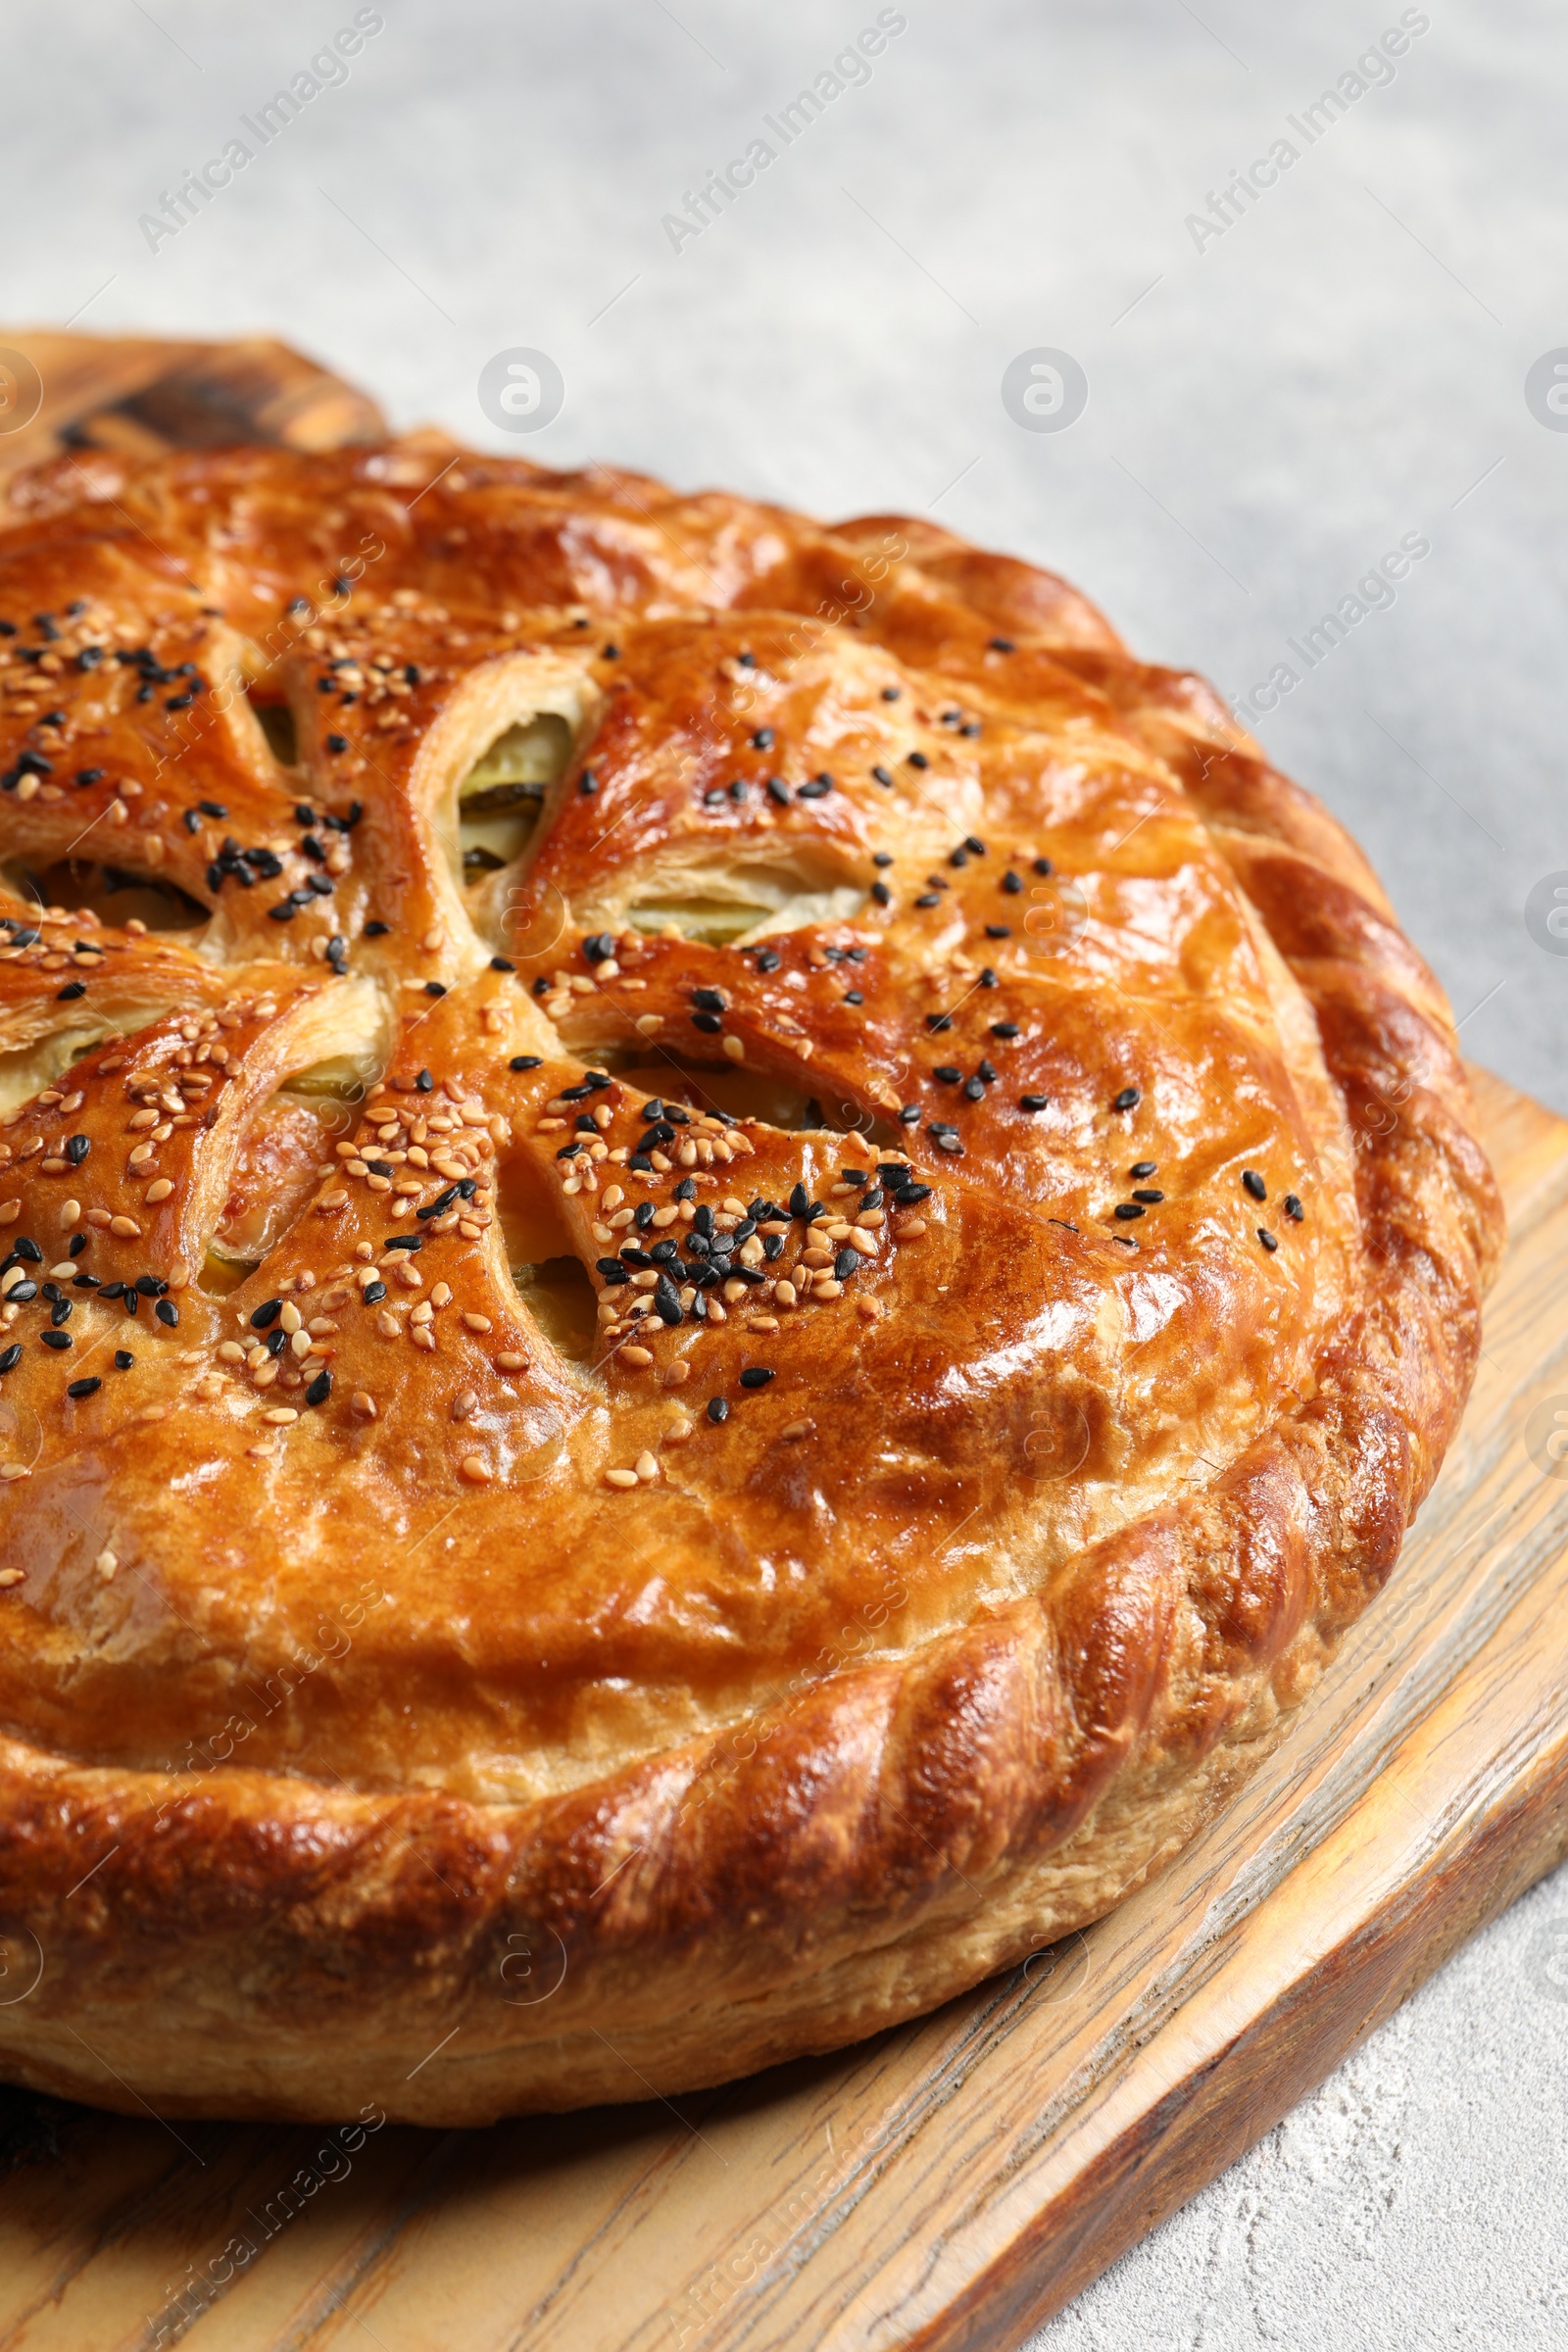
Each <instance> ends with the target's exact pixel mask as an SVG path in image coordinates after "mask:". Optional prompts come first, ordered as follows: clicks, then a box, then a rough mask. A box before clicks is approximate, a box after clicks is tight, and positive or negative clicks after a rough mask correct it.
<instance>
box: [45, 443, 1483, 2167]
mask: <svg viewBox="0 0 1568 2352" xmlns="http://www.w3.org/2000/svg"><path fill="white" fill-rule="evenodd" d="M0 688H3V693H0V709H3V712H4V716H3V721H0V728H3V733H0V786H3V788H4V793H3V798H0V854H3V858H4V860H5V867H4V872H5V888H6V892H7V894H8V895H7V896H6V897H5V900H4V903H3V907H0V932H3V935H4V936H5V938H6V940H7V941H8V943H9V944H7V945H5V946H4V948H3V949H0V1006H3V1013H0V1017H3V1022H4V1035H3V1054H4V1060H3V1064H0V1073H3V1100H0V1250H4V1252H5V1254H4V1257H3V1261H0V1290H3V1293H4V1303H3V1305H0V1325H3V1329H0V1456H3V1459H0V1724H3V1727H4V1738H3V1742H0V1775H3V1780H0V1927H3V1930H4V1936H5V1945H4V1949H5V1955H6V1960H7V1971H8V1985H9V1990H8V1993H7V1997H6V1999H5V2000H4V2001H3V2002H0V2071H3V2072H4V2073H5V2074H6V2075H8V2076H9V2077H11V2078H12V2079H14V2080H16V2081H18V2082H25V2083H28V2084H31V2085H34V2086H36V2087H39V2088H42V2089H45V2090H50V2091H59V2092H63V2093H67V2094H70V2095H72V2096H74V2097H81V2098H86V2099H90V2100H94V2101H97V2102H99V2103H101V2104H103V2105H107V2106H110V2107H128V2108H133V2109H134V2108H138V2107H139V2105H140V2104H141V2103H142V2102H145V2103H146V2104H147V2105H150V2106H152V2107H153V2108H155V2109H156V2110H157V2111H158V2112H159V2113H160V2114H161V2115H163V2114H173V2115H179V2114H198V2115H200V2114H226V2115H259V2116H283V2117H318V2116H336V2115H341V2114H345V2113H350V2112H353V2111H354V2110H355V2109H357V2108H358V2107H359V2106H361V2105H362V2104H363V2103H364V2102H365V2101H367V2100H373V2101H375V2102H378V2103H379V2105H380V2106H381V2107H382V2108H383V2109H385V2110H386V2111H387V2112H389V2113H391V2114H392V2115H394V2116H401V2117H405V2118H408V2119H410V2120H414V2121H418V2122H426V2123H439V2124H451V2125H456V2124H471V2123H476V2122H482V2121H484V2120H486V2119H488V2118H491V2117H494V2116H497V2115H501V2114H506V2113H508V2112H512V2111H515V2110H519V2109H526V2108H530V2107H533V2108H564V2107H571V2106H576V2105H581V2104H584V2103H586V2102H589V2101H598V2100H607V2099H639V2098H644V2097H646V2096H647V2095H648V2094H649V2092H650V2090H652V2089H658V2090H660V2091H666V2092H667V2091H676V2090H680V2089H684V2088H689V2087H692V2086H694V2085H699V2084H706V2083H711V2082H719V2081H722V2080H725V2079H726V2078H729V2077H732V2076H735V2075H738V2074H741V2073H743V2072H746V2071H748V2070H751V2069H753V2068H757V2067H760V2066H763V2065H766V2064H768V2063H770V2062H772V2061H774V2060H779V2059H784V2058H788V2057H791V2056H793V2055H795V2054H798V2053H802V2052H808V2051H822V2050H827V2049H831V2048H834V2047H836V2046H838V2045H840V2044H843V2043H846V2042H848V2041H851V2040H854V2039H855V2038H857V2037H858V2036H860V2035H863V2034H869V2033H871V2032H872V2031H874V2030H875V2029H877V2028H880V2027H883V2026H886V2025H889V2024H891V2023H894V2022H896V2021H898V2020H900V2019H904V2018H907V2017H909V2016H911V2015H913V2014H915V2013H917V2012H920V2011H922V2010H925V2009H927V2008H930V2007H931V2006H933V2005H934V2004H936V2003H938V2002H940V2001H942V2000H944V1999H946V1998H947V1997H948V1996H950V1995H952V1994H955V1993H956V1992H958V1991H960V1990H962V1989H963V1988H964V1987H966V1986H969V1985H973V1984H975V1983H976V1982H977V1981H978V1980H980V1979H981V1978H983V1977H984V1976H986V1975H987V1974H989V1973H990V1972H992V1971H994V1970H997V1969H1000V1968H1003V1967H1005V1966H1006V1965H1007V1964H1009V1963H1013V1962H1016V1961H1017V1960H1019V1959H1020V1958H1021V1957H1022V1956H1023V1955H1024V1954H1026V1953H1028V1952H1030V1951H1033V1950H1035V1949H1037V1948H1039V1947H1040V1946H1042V1945H1044V1944H1047V1943H1049V1942H1050V1941H1051V1940H1052V1939H1053V1938H1054V1937H1056V1936H1060V1935H1062V1934H1063V1933H1064V1932H1066V1931H1067V1930H1069V1929H1072V1928H1074V1927H1076V1926H1079V1925H1080V1924H1082V1923H1085V1922H1087V1921H1091V1920H1093V1919H1095V1918H1096V1917H1098V1916H1099V1915H1101V1914H1102V1913H1103V1912H1104V1911H1105V1910H1106V1909H1107V1908H1109V1907H1110V1906H1111V1905H1113V1904H1114V1903H1115V1902H1116V1901H1117V1900H1118V1898H1120V1897H1121V1896H1122V1895H1124V1894H1125V1893H1126V1892H1127V1891H1128V1890H1129V1889H1130V1888H1132V1887H1137V1886H1138V1885H1139V1884H1140V1883H1141V1882H1142V1881H1143V1880H1144V1879H1146V1878H1147V1877H1148V1876H1149V1874H1150V1873H1152V1871H1154V1870H1156V1869H1157V1868H1158V1867H1159V1866H1160V1864H1161V1863H1162V1862H1163V1861H1164V1860H1165V1859H1167V1858H1168V1857H1169V1856H1170V1855H1171V1854H1172V1853H1173V1852H1174V1851H1175V1850H1176V1849H1177V1848H1178V1847H1179V1846H1180V1845H1181V1844H1182V1843H1183V1841H1184V1840H1185V1839H1187V1838H1190V1837H1191V1836H1192V1835H1193V1833H1194V1832H1195V1831H1196V1830H1197V1829H1198V1828H1199V1827H1200V1826H1201V1824H1202V1823H1203V1822H1204V1821H1205V1820H1206V1819H1207V1818H1208V1817H1209V1816H1211V1815H1212V1813H1213V1812H1214V1810H1215V1809H1216V1807H1218V1806H1220V1805H1221V1804H1222V1803H1223V1802H1224V1801H1225V1798H1226V1795H1227V1793H1228V1791H1230V1790H1231V1789H1233V1788H1234V1787H1235V1786H1236V1784H1237V1782H1238V1781H1239V1779H1240V1778H1241V1777H1242V1776H1243V1775H1244V1774H1245V1773H1246V1772H1247V1771H1248V1770H1249V1769H1250V1766H1251V1765H1252V1763H1253V1762H1254V1761H1255V1760H1256V1759H1257V1758H1258V1757H1259V1756H1260V1755H1262V1754H1263V1753H1264V1752H1265V1751H1266V1750H1267V1748H1268V1747H1269V1745H1270V1743H1271V1741H1273V1740H1275V1739H1276V1737H1277V1736H1278V1735H1279V1733H1280V1731H1281V1728H1282V1726H1283V1724H1284V1723H1285V1721H1286V1720H1287V1718H1288V1716H1289V1712H1290V1710H1291V1708H1292V1707H1293V1706H1294V1705H1295V1704H1296V1703H1297V1702H1298V1701H1299V1698H1300V1697H1301V1695H1302V1693H1303V1692H1304V1691H1306V1690H1307V1689H1308V1688H1309V1686H1310V1685H1311V1683H1312V1682H1313V1680H1314V1678H1315V1677H1316V1676H1317V1675H1318V1673H1319V1672H1320V1671H1321V1670H1322V1668H1323V1667H1324V1665H1325V1663H1326V1662H1327V1661H1328V1659H1329V1658H1330V1657H1331V1655H1332V1653H1333V1651H1334V1648H1335V1645H1336V1642H1338V1640H1339V1639H1340V1637H1341V1636H1342V1634H1343V1633H1344V1631H1345V1629H1346V1628H1347V1627H1348V1625H1349V1624H1350V1623H1351V1622H1352V1621H1353V1619H1354V1618H1355V1617H1356V1615H1357V1613H1358V1612H1359V1611H1360V1610H1361V1609H1362V1608H1364V1607H1365V1605H1366V1603H1367V1601H1368V1600H1369V1598H1370V1597H1371V1596H1372V1595H1373V1594H1374V1593H1376V1592H1377V1590H1378V1589H1379V1587H1380V1586H1381V1584H1382V1583H1383V1581H1384V1579H1385V1578H1386V1577H1387V1576H1388V1574H1389V1571H1390V1569H1391V1567H1392V1565H1393V1562H1394V1560H1395V1557H1396V1555H1397V1551H1398V1547H1399V1544H1400V1540H1401V1537H1402V1535H1403V1531H1404V1529H1405V1526H1406V1525H1407V1523H1408V1521H1409V1519H1410V1517H1411V1515H1412V1513H1413V1512H1414V1510H1415V1508H1416V1506H1417V1504H1418V1502H1419V1501H1420V1499H1421V1497H1422V1496H1423V1495H1425V1493H1426V1491H1427V1489H1428V1488H1429V1486H1430V1485H1431V1483H1432V1480H1433V1478H1434V1476H1435V1474H1436V1472H1437V1469H1438V1466H1439V1464H1440V1463H1441V1461H1442V1459H1443V1455H1444V1450H1445V1448H1446V1446H1447V1445H1448V1443H1449V1440H1450V1439H1451V1437H1452V1435H1453V1433H1454V1430H1455V1427H1456V1425H1457V1423H1458V1419H1459V1415H1460V1412H1461V1409H1462V1407H1463V1404H1464V1400H1465V1397H1466V1393H1467V1390H1468V1387H1469V1383H1470V1379H1471V1372H1472V1367H1473V1364H1474V1361H1475V1356H1476V1351H1477V1338H1478V1325H1479V1300H1480V1296H1481V1293H1482V1291H1483V1289H1484V1287H1485V1284H1486V1281H1487V1279H1488V1276H1489V1273H1490V1271H1491V1269H1492V1267H1493V1264H1494V1262H1495V1257H1496V1253H1497V1250H1498V1247H1499V1240H1500V1213H1499V1209H1498V1205H1497V1198H1496V1193H1495V1186H1494V1182H1493V1179H1492V1176H1491V1174H1490V1171H1489V1169H1488V1167H1487V1164H1486V1161H1485V1158H1484V1156H1483V1154H1482V1152H1481V1150H1480V1148H1479V1146H1478V1144H1477V1142H1476V1139H1475V1132H1474V1119H1473V1113H1472V1109H1471V1105H1470V1101H1469V1097H1468V1094H1467V1091H1466V1086H1465V1081H1464V1077H1463V1074H1462V1071H1461V1067H1460V1064H1459V1061H1458V1059H1457V1057H1456V1054H1455V1045H1454V1037H1453V1030H1452V1024H1451V1021H1450V1017H1449V1014H1448V1010H1447V1007H1446V1004H1445V1001H1444V998H1443V995H1442V993H1441V991H1440V990H1439V988H1438V986H1437V985H1436V983H1435V981H1434V980H1433V978H1432V976H1431V974H1430V973H1429V972H1428V971H1427V969H1426V967H1425V965H1424V964H1423V963H1422V961H1421V959H1420V957H1419V956H1417V955H1416V954H1415V952H1414V951H1413V949H1412V948H1411V947H1410V945H1409V944H1408V942H1407V941H1406V940H1405V939H1404V937H1403V936H1402V934H1401V932H1400V930H1399V928H1398V925H1397V922H1396V920H1395V918H1394V916H1393V914H1392V912H1391V910H1390V907H1389V903H1388V901H1387V899H1386V898H1385V897H1384V894H1383V892H1382V891H1381V889H1380V888H1379V886H1378V884H1377V882H1376V880H1375V879H1374V877H1373V876H1372V874H1371V873H1370V871H1369V870H1368V868H1367V865H1366V864H1365V862H1364V860H1363V859H1362V858H1361V857H1360V856H1359V855H1358V853H1357V851H1356V850H1355V849H1354V847H1353V846H1352V845H1351V843H1350V842H1349V841H1348V838H1347V836H1346V835H1345V833H1344V832H1343V831H1342V830H1341V828H1340V827H1339V825H1338V824H1336V823H1335V822H1334V821H1333V819H1332V818H1331V817H1329V816H1328V815H1327V814H1326V812H1325V811H1324V810H1323V809H1321V808H1320V807H1319V806H1318V804H1317V803H1316V802H1315V801H1313V800H1312V799H1310V798H1309V797H1308V796H1307V795H1306V794H1304V793H1302V792H1300V791H1299V790H1298V789H1297V788H1296V787H1295V786H1294V785H1292V784H1290V783H1288V782H1287V781H1286V780H1285V779H1284V778H1283V777H1282V776H1280V775H1279V774H1277V773H1276V772H1275V771H1274V770H1273V769H1271V768H1270V767H1269V765H1268V764H1267V762H1266V760H1264V758H1263V756H1262V754H1261V753H1260V751H1259V749H1258V747H1257V746H1256V744H1255V743H1253V742H1252V741H1250V739H1249V738H1248V737H1247V736H1246V735H1244V734H1243V733H1241V732H1240V731H1239V730H1238V728H1237V727H1236V726H1235V725H1234V723H1233V722H1232V720H1231V719H1230V717H1229V715H1228V713H1227V712H1226V711H1225V710H1224V708H1223V707H1222V705H1221V704H1220V703H1219V702H1218V701H1217V700H1216V699H1215V697H1214V696H1213V694H1212V693H1211V692H1210V691H1209V690H1208V689H1207V688H1206V687H1204V686H1203V685H1202V684H1201V682H1200V681H1199V680H1197V679H1195V678H1192V677H1189V676H1184V675H1181V674H1178V673H1176V672H1173V671H1170V670H1165V669H1159V668H1151V667H1149V666H1147V665H1146V664H1144V663H1141V662H1138V661H1136V660H1135V659H1134V658H1133V657H1132V656H1131V655H1130V654H1129V653H1128V652H1127V651H1126V649H1125V648H1124V647H1123V645H1122V644H1121V642H1120V640H1119V639H1118V638H1117V637H1116V636H1115V634H1114V633H1113V632H1112V630H1111V629H1110V628H1109V626H1108V625H1107V624H1106V622H1105V621H1104V620H1103V619H1102V618H1101V616H1100V615H1099V613H1096V612H1095V611H1094V609H1093V608H1092V607H1091V606H1090V605H1088V604H1087V603H1085V602H1084V600H1083V599H1082V598H1081V597H1079V596H1077V595H1076V594H1075V593H1074V592H1073V591H1072V590H1071V589H1070V588H1068V587H1067V586H1066V585H1064V583H1063V582H1061V581H1060V580H1058V579H1056V578H1054V577H1053V576H1052V575H1051V574H1050V573H1047V572H1042V571H1039V570H1036V569H1034V568H1032V567H1031V566H1029V565H1027V564H1021V563H1016V562H1012V561H1010V560H1008V559H1006V558H1004V557H1000V556H995V555H988V554H983V553H981V552H979V551H978V550H976V549H974V548H972V547H970V546H967V545H966V544H965V543H964V542H962V541H961V540H959V539H956V538H955V537H953V536H952V535H951V534H949V533H947V532H945V531H941V530H937V529H935V528H933V527H932V526H931V525H930V524H929V523H925V522H915V521H910V520H907V519H905V518H902V517H897V516H887V515H875V516H870V517H866V518H862V519H858V520H855V521H852V522H847V523H842V524H837V525H834V526H831V527H825V526H820V525H818V524H815V523H813V522H810V521H808V520H805V519H803V518H802V517H800V516H798V515H791V514H788V513H785V512H782V511H780V510H778V509H776V508H771V507H764V506H759V505H754V504H749V503H748V502H746V501H744V500H742V499H738V498H732V497H724V496H716V495H705V496H698V497H681V496H678V495H676V494H674V493H672V492H670V491H668V490H665V489H663V488H662V487H661V486H660V485H659V484H657V483H655V482H652V481H650V480H647V479H645V478H644V477H642V476H639V475H635V474H630V473H622V472H615V471H613V470H608V469H598V468H594V469H590V470H587V471H584V472H580V473H560V474H558V473H551V472H548V471H545V470H543V469H541V468H537V467H534V466H528V465H524V464H518V463H515V462H508V461H504V460H500V459H496V458H490V457H479V456H475V455H472V454H469V453H467V452H464V451H461V450H457V449H455V448H454V447H453V446H452V445H451V444H450V443H447V442H443V441H439V440H437V439H436V438H434V437H433V436H432V437H421V436H416V437H413V438H410V439H407V440H404V441H401V442H393V443H388V444H383V445H379V446H376V447H373V448H368V449H355V450H345V451H340V452H336V453H333V454H327V455H320V456H296V455H288V454H280V453H278V452H275V451H267V450H260V449H257V450H251V449H239V450H233V451H220V452H205V453H201V454H195V455H189V456H174V457H171V458H164V459H158V460H154V461H137V460H133V459H121V458H119V457H114V456H108V455H101V454H96V453H90V452H88V453H82V454H80V455H78V456H76V457H73V458H68V459H66V460H63V461H58V462H56V463H54V464H52V465H50V466H46V467H44V468H42V469H40V470H39V471H37V472H35V473H33V474H31V475H30V476H27V477H25V479H23V480H22V481H21V482H20V483H19V484H17V485H15V486H14V487H13V492H12V500H11V506H10V511H9V515H8V516H7V518H6V521H5V525H4V528H3V531H0Z"/></svg>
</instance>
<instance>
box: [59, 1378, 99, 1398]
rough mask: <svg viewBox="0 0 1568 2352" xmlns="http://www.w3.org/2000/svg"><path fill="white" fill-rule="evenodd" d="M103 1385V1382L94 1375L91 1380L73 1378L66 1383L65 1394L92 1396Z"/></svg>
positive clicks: (70, 1395) (69, 1395)
mask: <svg viewBox="0 0 1568 2352" xmlns="http://www.w3.org/2000/svg"><path fill="white" fill-rule="evenodd" d="M103 1385H104V1384H103V1382H102V1381H101V1380H99V1379H97V1378H96V1377H94V1378H93V1379H91V1380H73V1381H70V1382H68V1383H67V1386H66V1395H67V1396H68V1397H94V1396H96V1395H97V1393H98V1391H99V1390H100V1389H101V1388H102V1387H103Z"/></svg>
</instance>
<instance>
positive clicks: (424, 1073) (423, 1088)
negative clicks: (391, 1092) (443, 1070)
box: [414, 1070, 435, 1095]
mask: <svg viewBox="0 0 1568 2352" xmlns="http://www.w3.org/2000/svg"><path fill="white" fill-rule="evenodd" d="M434 1086H435V1080H434V1079H433V1078H432V1077H431V1075H430V1073H429V1071H428V1070H417V1071H416V1072H415V1074H414V1089H415V1092H416V1094H419V1095H428V1094H429V1093H431V1091H432V1090H433V1088H434Z"/></svg>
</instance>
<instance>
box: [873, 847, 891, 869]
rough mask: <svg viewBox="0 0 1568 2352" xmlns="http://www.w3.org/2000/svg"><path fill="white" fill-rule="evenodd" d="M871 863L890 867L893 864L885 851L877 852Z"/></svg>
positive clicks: (889, 855)
mask: <svg viewBox="0 0 1568 2352" xmlns="http://www.w3.org/2000/svg"><path fill="white" fill-rule="evenodd" d="M871 863H872V864H873V865H884V866H886V865H891V864H892V863H893V858H892V856H891V854H890V853H889V852H888V851H887V850H878V851H877V853H876V855H875V856H874V857H873V858H872V859H871Z"/></svg>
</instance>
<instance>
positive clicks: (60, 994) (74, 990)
mask: <svg viewBox="0 0 1568 2352" xmlns="http://www.w3.org/2000/svg"><path fill="white" fill-rule="evenodd" d="M86 994H87V983H86V981H85V980H68V981H67V982H66V985H65V987H64V988H57V989H56V991H55V1003H56V1004H57V1005H69V1004H71V1003H73V1000H74V999H75V998H77V997H84V996H85V995H86Z"/></svg>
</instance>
